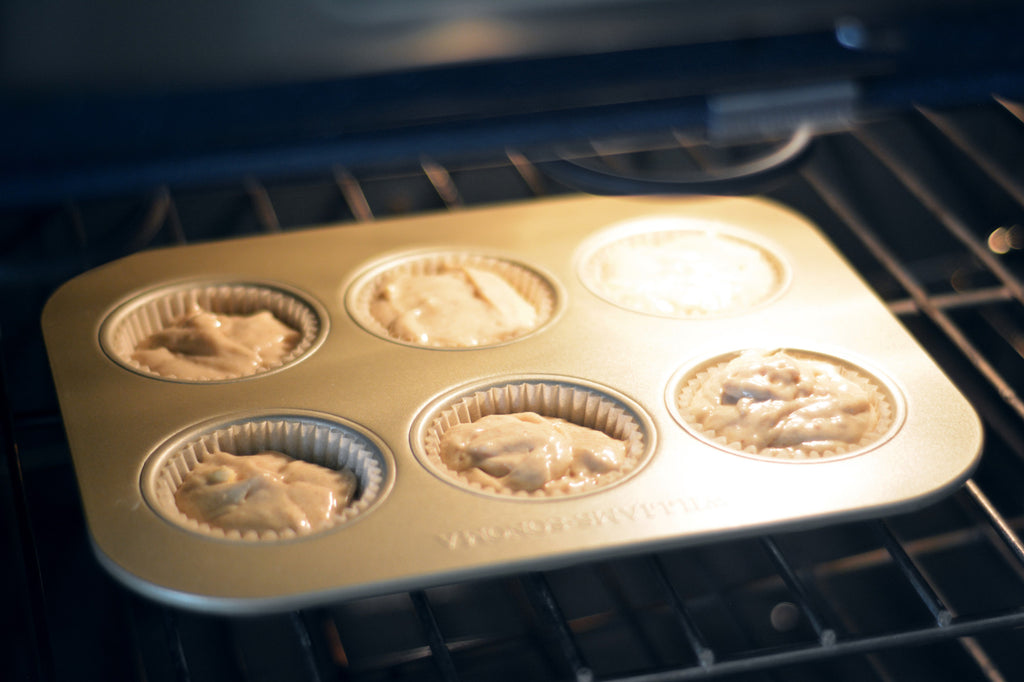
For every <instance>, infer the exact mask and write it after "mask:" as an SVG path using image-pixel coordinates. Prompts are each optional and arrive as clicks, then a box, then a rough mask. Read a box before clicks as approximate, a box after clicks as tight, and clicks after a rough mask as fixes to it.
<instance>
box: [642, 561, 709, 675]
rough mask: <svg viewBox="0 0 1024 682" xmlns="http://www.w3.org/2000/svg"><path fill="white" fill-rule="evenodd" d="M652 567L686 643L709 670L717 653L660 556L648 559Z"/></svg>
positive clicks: (698, 660) (701, 663)
mask: <svg viewBox="0 0 1024 682" xmlns="http://www.w3.org/2000/svg"><path fill="white" fill-rule="evenodd" d="M648 561H649V562H650V564H651V566H652V567H653V568H654V574H655V575H656V576H657V578H658V583H659V585H660V586H661V588H662V590H664V592H665V593H666V594H667V595H668V598H669V603H670V604H671V605H672V612H673V613H674V614H675V617H676V620H677V621H678V622H679V625H680V626H681V627H682V629H683V634H684V635H685V636H686V641H687V643H688V644H689V645H690V648H691V649H692V650H693V654H694V656H696V658H697V662H698V663H699V664H700V665H701V666H702V667H704V668H707V667H708V666H710V665H711V664H712V663H714V662H715V652H714V650H713V649H711V647H709V646H708V645H707V642H706V640H705V638H704V635H703V634H702V633H701V631H700V629H699V628H698V627H697V625H696V623H695V622H694V619H693V616H692V615H690V612H689V610H688V609H687V608H686V604H685V603H684V602H683V599H682V597H681V596H680V595H679V591H678V590H677V589H676V587H675V585H673V584H672V581H671V580H669V577H668V574H667V572H666V571H665V564H664V562H663V561H662V559H661V558H660V557H659V556H658V555H653V556H651V557H649V558H648Z"/></svg>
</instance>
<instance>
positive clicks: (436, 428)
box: [411, 378, 654, 500]
mask: <svg viewBox="0 0 1024 682" xmlns="http://www.w3.org/2000/svg"><path fill="white" fill-rule="evenodd" d="M520 412H535V413H537V414H539V415H541V416H542V417H554V418H559V419H564V420H566V421H568V422H572V423H574V424H577V425H580V426H585V427H587V428H591V429H595V430H597V431H601V432H603V433H605V434H607V435H609V436H611V437H613V438H616V439H618V440H622V441H625V443H626V456H625V460H624V463H623V466H622V467H621V468H620V469H618V470H614V471H609V472H606V473H603V474H600V476H598V477H597V478H596V480H586V479H585V478H581V477H577V476H572V475H566V476H563V477H562V478H560V479H556V480H554V481H551V482H550V483H548V485H546V486H545V487H543V488H541V489H538V490H534V491H523V490H510V489H508V488H506V487H505V486H503V485H501V484H500V483H495V484H491V483H490V482H481V481H479V480H475V479H474V478H472V477H471V476H470V475H467V474H466V473H464V472H459V471H455V470H454V469H452V468H450V467H449V466H448V465H447V464H446V463H445V462H444V461H443V460H442V458H441V441H442V439H443V438H444V435H445V433H447V432H448V430H449V429H451V428H453V427H454V426H456V425H458V424H468V423H472V422H475V421H477V420H478V419H481V418H482V417H485V416H488V415H494V414H515V413H520ZM411 439H412V449H413V452H414V453H415V454H416V456H417V458H418V459H419V460H420V461H421V463H423V464H424V465H425V466H426V467H427V469H429V470H430V471H432V472H433V473H434V474H436V475H438V476H439V477H441V478H442V479H443V480H445V481H448V482H449V483H452V484H455V485H457V486H461V487H463V488H466V489H468V490H471V491H474V492H478V493H484V494H488V495H494V496H497V497H502V498H512V499H530V500H544V499H561V498H565V497H567V496H574V495H580V494H585V493H591V492H595V491H600V490H605V489H607V488H609V487H610V486H612V485H615V484H617V483H620V482H622V481H624V480H626V479H627V478H629V477H631V476H632V475H633V474H635V473H637V472H638V471H639V470H640V469H641V468H642V467H643V465H644V464H646V462H647V459H648V458H649V456H650V455H651V453H652V452H653V451H654V430H653V427H652V426H651V423H650V421H649V419H648V418H647V417H646V415H644V414H643V412H642V411H641V410H640V408H639V407H638V406H636V405H635V404H633V403H632V401H630V400H628V399H627V398H625V397H624V396H617V395H615V394H613V393H612V392H611V391H610V390H609V389H606V388H603V387H599V386H596V385H589V384H586V383H583V382H578V381H576V380H572V379H549V378H524V379H519V380H515V379H513V380H508V381H503V382H501V383H489V384H477V385H474V386H470V387H466V388H464V389H461V390H459V391H457V392H455V393H451V394H449V395H447V396H445V397H443V398H441V399H440V400H438V401H436V402H435V403H433V404H432V405H431V406H429V407H428V408H427V409H426V410H424V411H423V412H422V413H421V416H420V417H419V419H418V420H417V423H416V425H415V426H414V428H413V433H412V436H411Z"/></svg>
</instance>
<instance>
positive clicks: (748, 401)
mask: <svg viewBox="0 0 1024 682" xmlns="http://www.w3.org/2000/svg"><path fill="white" fill-rule="evenodd" d="M666 398H667V402H668V405H669V408H670V410H671V411H672V413H673V416H674V417H675V418H676V420H677V421H678V422H679V423H680V424H681V425H682V426H683V427H684V428H686V429H687V430H689V431H690V432H691V433H693V434H694V435H696V436H697V437H699V438H701V439H703V440H706V441H708V442H710V443H713V444H714V445H716V446H718V447H721V448H724V449H726V450H729V451H733V452H736V453H739V454H743V455H746V456H751V457H757V458H764V459H774V460H785V461H822V460H829V459H835V458H838V457H844V456H850V455H854V454H859V453H862V452H865V451H866V450H869V449H872V448H875V447H877V446H879V445H881V444H882V443H883V442H885V441H886V440H888V439H889V438H890V437H891V436H892V435H893V434H894V433H895V431H896V430H897V428H898V427H899V425H900V422H901V420H902V418H903V410H902V407H901V405H902V403H901V401H900V397H899V393H898V391H897V390H896V389H895V388H894V387H893V386H891V385H890V383H889V382H886V381H883V380H882V379H881V378H880V375H879V374H878V373H876V372H870V371H868V370H866V369H864V368H863V367H862V366H860V365H858V364H856V363H853V362H851V361H848V360H845V359H842V358H839V357H836V356H833V355H829V354H825V353H819V352H814V351H809V350H802V349H792V348H772V349H746V350H742V351H735V352H731V353H727V354H724V355H721V356H717V357H715V358H711V359H709V360H707V361H704V362H701V363H698V364H696V365H694V366H692V367H689V368H685V369H684V370H681V371H680V372H678V373H677V374H676V377H675V378H674V379H673V381H672V382H671V383H670V385H669V388H668V392H667V396H666Z"/></svg>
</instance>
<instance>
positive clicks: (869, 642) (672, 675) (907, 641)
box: [601, 609, 1024, 682]
mask: <svg viewBox="0 0 1024 682" xmlns="http://www.w3.org/2000/svg"><path fill="white" fill-rule="evenodd" d="M1022 624H1024V609H1018V610H1015V611H1010V612H1007V613H1001V614H997V615H990V616H985V617H979V618H965V619H955V620H954V621H953V622H952V623H951V624H950V625H949V626H948V627H945V628H937V627H931V628H919V629H913V630H905V631H901V632H888V633H885V634H883V635H877V636H871V637H852V638H849V639H847V638H843V639H842V640H839V641H837V642H836V643H835V644H834V645H831V646H825V645H822V644H816V645H813V646H804V647H794V648H787V649H782V650H778V651H768V652H762V653H751V654H747V655H743V656H736V657H732V658H728V659H723V660H719V661H716V662H715V663H714V665H712V666H709V667H707V668H703V667H691V668H685V669H676V670H667V671H660V672H654V673H644V674H639V675H628V676H621V677H609V678H604V679H602V681H601V682H671V681H674V680H695V679H710V678H716V677H724V676H727V675H735V674H738V673H744V672H751V671H765V670H770V669H773V668H780V667H783V666H789V665H796V664H800V663H809V662H812V661H821V660H826V659H830V658H838V657H843V656H852V655H856V654H867V653H872V652H878V651H884V650H886V649H897V648H902V647H915V646H923V645H927V644H932V643H935V642H939V641H943V640H947V639H952V638H959V637H968V636H971V635H978V634H982V633H984V632H987V631H991V630H996V629H1011V628H1016V627H1020V626H1021V625H1022Z"/></svg>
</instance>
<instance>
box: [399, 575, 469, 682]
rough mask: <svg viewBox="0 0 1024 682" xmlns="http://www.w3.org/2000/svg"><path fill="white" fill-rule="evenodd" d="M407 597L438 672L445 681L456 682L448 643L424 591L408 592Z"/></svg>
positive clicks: (456, 677) (455, 673) (456, 678)
mask: <svg viewBox="0 0 1024 682" xmlns="http://www.w3.org/2000/svg"><path fill="white" fill-rule="evenodd" d="M409 598H410V599H411V600H412V604H413V607H414V608H415V609H416V615H417V616H418V617H419V622H420V626H421V627H422V628H423V632H424V634H425V636H426V638H427V643H428V645H429V646H430V652H431V654H433V661H434V664H435V665H436V666H437V670H438V672H439V673H440V674H441V677H442V679H444V680H446V681H447V682H457V681H458V679H459V675H458V673H457V672H456V670H455V663H454V662H453V661H452V655H451V652H450V651H449V650H448V645H447V643H446V642H445V639H444V635H443V634H442V633H441V628H440V627H439V626H438V624H437V618H436V616H435V615H434V610H433V608H431V606H430V601H429V600H428V599H427V595H426V593H425V592H423V591H422V590H417V591H414V592H410V593H409Z"/></svg>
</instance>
